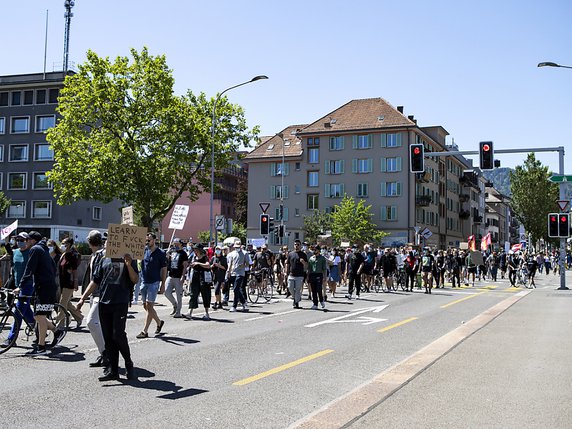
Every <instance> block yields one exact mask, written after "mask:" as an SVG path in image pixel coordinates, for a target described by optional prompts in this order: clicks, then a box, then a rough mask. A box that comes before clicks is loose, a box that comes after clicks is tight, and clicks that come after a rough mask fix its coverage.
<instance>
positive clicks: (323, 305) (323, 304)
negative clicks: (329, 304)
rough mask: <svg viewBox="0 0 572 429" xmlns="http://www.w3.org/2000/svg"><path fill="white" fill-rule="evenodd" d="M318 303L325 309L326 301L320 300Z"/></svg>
mask: <svg viewBox="0 0 572 429" xmlns="http://www.w3.org/2000/svg"><path fill="white" fill-rule="evenodd" d="M320 305H321V306H322V309H324V310H325V309H326V303H325V302H323V301H322V302H321V304H320Z"/></svg>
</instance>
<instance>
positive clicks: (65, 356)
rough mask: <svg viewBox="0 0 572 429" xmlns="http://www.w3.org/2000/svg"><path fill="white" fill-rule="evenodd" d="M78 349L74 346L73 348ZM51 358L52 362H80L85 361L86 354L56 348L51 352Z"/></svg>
mask: <svg viewBox="0 0 572 429" xmlns="http://www.w3.org/2000/svg"><path fill="white" fill-rule="evenodd" d="M76 347H78V346H77V345H76V346H73V348H76ZM49 357H50V359H51V360H59V361H62V362H80V361H83V360H85V353H82V352H75V351H73V350H72V349H71V348H69V347H65V346H61V345H59V346H56V347H54V348H52V349H51V350H50V354H49Z"/></svg>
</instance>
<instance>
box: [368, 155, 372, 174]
mask: <svg viewBox="0 0 572 429" xmlns="http://www.w3.org/2000/svg"><path fill="white" fill-rule="evenodd" d="M367 171H368V173H373V159H371V158H370V159H368V160H367Z"/></svg>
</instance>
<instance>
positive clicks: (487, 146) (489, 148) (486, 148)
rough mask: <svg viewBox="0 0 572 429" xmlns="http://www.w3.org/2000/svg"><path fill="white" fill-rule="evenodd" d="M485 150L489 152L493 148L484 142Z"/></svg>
mask: <svg viewBox="0 0 572 429" xmlns="http://www.w3.org/2000/svg"><path fill="white" fill-rule="evenodd" d="M483 150H484V151H485V152H488V151H489V150H491V147H490V146H489V145H488V144H484V145H483Z"/></svg>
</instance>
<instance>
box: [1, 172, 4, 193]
mask: <svg viewBox="0 0 572 429" xmlns="http://www.w3.org/2000/svg"><path fill="white" fill-rule="evenodd" d="M3 178H4V173H0V190H1V189H2V182H3V180H2V179H3Z"/></svg>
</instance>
